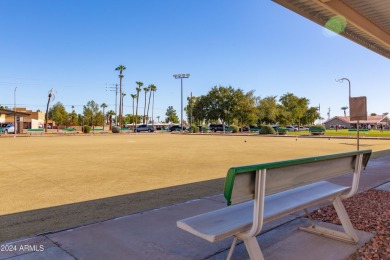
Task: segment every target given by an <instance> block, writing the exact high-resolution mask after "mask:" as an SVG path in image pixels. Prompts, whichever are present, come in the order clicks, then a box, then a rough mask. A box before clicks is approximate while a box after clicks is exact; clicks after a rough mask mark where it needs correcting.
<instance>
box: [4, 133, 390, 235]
mask: <svg viewBox="0 0 390 260" xmlns="http://www.w3.org/2000/svg"><path fill="white" fill-rule="evenodd" d="M360 143H361V149H372V150H373V151H384V150H389V149H390V141H388V140H361V142H360ZM0 145H1V147H3V148H4V149H3V151H4V150H5V151H6V152H3V153H2V156H1V159H0V165H1V174H0V189H1V194H2V196H0V230H1V231H2V232H1V233H0V241H6V240H11V239H16V238H20V237H24V236H28V235H32V234H38V233H43V232H49V231H56V230H61V229H65V228H70V227H75V226H79V225H83V224H87V223H92V222H96V221H101V220H105V219H109V218H114V217H118V216H123V215H127V214H132V213H135V212H140V211H144V210H147V209H152V208H158V207H162V206H165V205H170V204H174V203H178V202H181V201H186V200H190V199H195V198H200V197H204V196H209V195H214V194H220V193H222V190H223V182H224V179H223V178H224V177H225V175H226V172H227V170H228V168H229V167H231V166H237V165H247V164H257V163H262V162H270V161H279V160H286V159H293V158H301V157H307V156H315V155H323V154H331V153H338V152H344V151H351V150H355V149H356V140H354V139H328V138H291V137H290V138H284V137H261V136H258V135H257V136H223V135H182V134H124V135H111V134H110V135H98V136H97V135H95V136H90V135H88V136H53V137H48V136H43V137H40V136H37V137H26V138H0ZM381 153H385V152H381Z"/></svg>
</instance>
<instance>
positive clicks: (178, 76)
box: [173, 74, 190, 131]
mask: <svg viewBox="0 0 390 260" xmlns="http://www.w3.org/2000/svg"><path fill="white" fill-rule="evenodd" d="M173 77H174V78H175V79H180V86H181V110H180V113H181V131H183V79H186V78H189V77H190V74H175V75H173Z"/></svg>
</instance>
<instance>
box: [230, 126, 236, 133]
mask: <svg viewBox="0 0 390 260" xmlns="http://www.w3.org/2000/svg"><path fill="white" fill-rule="evenodd" d="M230 129H231V130H232V132H233V133H238V126H236V125H231V126H230Z"/></svg>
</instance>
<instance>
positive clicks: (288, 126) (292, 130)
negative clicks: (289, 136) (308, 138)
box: [286, 125, 298, 132]
mask: <svg viewBox="0 0 390 260" xmlns="http://www.w3.org/2000/svg"><path fill="white" fill-rule="evenodd" d="M286 129H287V131H291V132H295V131H298V127H296V126H291V125H287V126H286Z"/></svg>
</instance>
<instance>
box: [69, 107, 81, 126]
mask: <svg viewBox="0 0 390 260" xmlns="http://www.w3.org/2000/svg"><path fill="white" fill-rule="evenodd" d="M68 118H69V122H70V125H72V126H74V125H79V121H78V116H77V113H76V111H74V106H72V112H71V113H70V114H68Z"/></svg>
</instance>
